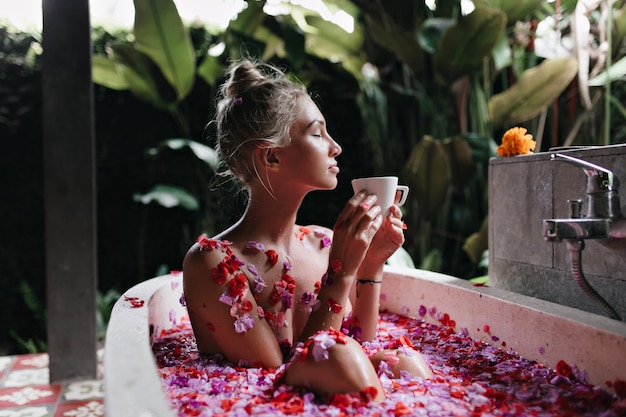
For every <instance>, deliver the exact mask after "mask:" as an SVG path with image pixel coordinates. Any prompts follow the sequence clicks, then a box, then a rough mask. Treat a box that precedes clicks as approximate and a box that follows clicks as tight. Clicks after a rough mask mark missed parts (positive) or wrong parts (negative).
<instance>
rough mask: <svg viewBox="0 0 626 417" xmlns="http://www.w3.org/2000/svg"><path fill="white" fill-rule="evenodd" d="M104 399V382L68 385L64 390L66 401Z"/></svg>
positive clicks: (83, 382)
mask: <svg viewBox="0 0 626 417" xmlns="http://www.w3.org/2000/svg"><path fill="white" fill-rule="evenodd" d="M101 398H104V389H103V385H102V381H80V382H72V383H69V384H67V386H66V387H65V389H64V390H63V400H64V401H77V400H90V399H101Z"/></svg>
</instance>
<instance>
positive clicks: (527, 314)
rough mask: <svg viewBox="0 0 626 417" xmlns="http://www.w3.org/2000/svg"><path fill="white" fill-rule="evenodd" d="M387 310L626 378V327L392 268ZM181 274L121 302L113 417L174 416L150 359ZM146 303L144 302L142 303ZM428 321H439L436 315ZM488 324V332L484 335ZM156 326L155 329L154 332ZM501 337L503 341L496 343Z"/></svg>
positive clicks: (546, 361)
mask: <svg viewBox="0 0 626 417" xmlns="http://www.w3.org/2000/svg"><path fill="white" fill-rule="evenodd" d="M382 293H383V299H382V300H381V308H382V309H386V310H389V311H391V312H395V313H403V314H407V312H408V314H409V315H411V316H418V311H419V308H420V306H425V307H426V308H428V309H431V308H432V307H435V308H436V310H437V311H438V312H440V313H447V314H448V315H449V316H450V318H451V319H452V320H454V321H455V322H456V326H457V327H456V329H457V330H460V329H461V328H466V329H467V330H468V332H469V334H470V335H471V336H472V337H475V338H478V339H481V340H484V341H485V342H487V343H491V344H496V346H499V347H501V346H502V342H505V343H506V349H513V350H515V351H516V352H518V353H519V354H521V355H522V356H524V357H525V358H527V359H531V360H536V361H537V362H539V363H541V364H543V365H546V366H549V367H551V368H554V367H555V365H556V363H557V362H558V361H559V360H565V361H566V362H567V363H568V364H570V365H576V366H578V368H579V369H581V370H586V371H587V373H588V376H589V382H591V383H592V384H595V385H598V386H601V387H603V388H605V389H607V390H609V391H610V390H611V389H610V387H608V386H607V385H606V382H607V381H611V382H612V381H615V380H617V379H621V380H624V379H626V323H624V322H619V321H615V320H612V319H609V318H605V317H601V316H597V315H594V314H591V313H587V312H584V311H581V310H576V309H572V308H570V307H566V306H561V305H558V304H554V303H550V302H546V301H542V300H539V299H535V298H530V297H527V296H523V295H519V294H514V293H511V292H508V291H504V290H500V289H497V288H490V287H477V286H473V285H472V283H471V282H468V281H464V280H461V279H458V278H453V277H450V276H447V275H443V274H438V273H434V272H429V271H424V270H418V269H407V268H397V267H387V268H386V270H385V278H384V281H383V288H382ZM181 295H182V276H181V275H180V274H178V275H165V276H161V277H157V278H153V279H150V280H148V281H145V282H142V283H140V284H138V285H136V286H134V287H132V288H130V289H129V290H128V291H126V293H125V294H124V295H123V296H122V297H121V298H120V300H118V301H117V303H116V304H115V307H114V308H113V312H112V314H111V320H110V322H109V327H108V330H107V334H106V344H105V349H104V389H105V400H104V402H105V410H106V415H107V416H112V417H126V416H128V417H155V416H159V417H161V416H169V417H175V416H176V412H175V411H174V410H172V409H171V407H170V406H169V405H168V402H167V399H166V397H165V393H164V391H163V389H162V386H161V378H160V376H159V374H158V371H157V367H156V362H155V360H154V356H153V354H152V349H151V345H152V341H153V337H154V336H155V335H157V334H158V332H159V331H160V330H162V329H167V328H170V327H172V326H173V325H174V324H175V323H177V322H178V321H179V320H180V319H181V317H183V316H186V310H185V308H184V307H183V306H182V305H181V303H180V297H181ZM142 303H143V305H142ZM424 319H425V320H428V321H431V322H433V323H438V322H437V321H436V319H435V318H434V317H432V316H431V314H426V316H425V317H424ZM485 325H487V326H488V327H489V332H488V333H486V332H485V329H486V328H485ZM151 329H152V331H151ZM493 336H496V337H497V338H498V339H499V340H498V341H497V342H493V341H492V337H493Z"/></svg>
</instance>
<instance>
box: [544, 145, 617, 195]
mask: <svg viewBox="0 0 626 417" xmlns="http://www.w3.org/2000/svg"><path fill="white" fill-rule="evenodd" d="M550 159H551V160H553V161H555V160H557V159H560V160H563V161H564V162H568V163H570V164H572V165H575V166H577V167H579V168H582V169H583V172H584V173H585V175H587V193H597V192H601V191H617V190H618V189H619V181H618V179H617V177H616V176H615V175H614V174H613V172H612V171H610V170H608V169H606V168H603V167H601V166H599V165H596V164H592V163H591V162H587V161H584V160H582V159H578V158H574V157H572V156H569V155H563V154H561V153H553V154H551V155H550Z"/></svg>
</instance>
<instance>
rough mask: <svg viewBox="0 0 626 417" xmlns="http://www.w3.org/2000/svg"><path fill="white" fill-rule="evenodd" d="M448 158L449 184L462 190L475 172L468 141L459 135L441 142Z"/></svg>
mask: <svg viewBox="0 0 626 417" xmlns="http://www.w3.org/2000/svg"><path fill="white" fill-rule="evenodd" d="M443 145H444V149H445V151H446V152H447V153H448V158H449V160H450V174H451V184H452V186H453V187H454V188H456V189H457V190H462V189H463V188H464V187H465V186H466V185H467V183H468V182H469V181H470V180H471V179H472V177H473V176H474V174H475V173H476V163H475V162H474V157H473V155H472V148H471V147H470V145H469V143H468V142H467V141H466V140H464V139H462V138H461V137H459V136H453V137H451V138H449V139H446V140H445V141H444V142H443Z"/></svg>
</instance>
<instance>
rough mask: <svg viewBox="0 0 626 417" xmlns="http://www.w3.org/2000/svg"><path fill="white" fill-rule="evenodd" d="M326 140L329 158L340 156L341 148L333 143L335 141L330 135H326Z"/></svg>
mask: <svg viewBox="0 0 626 417" xmlns="http://www.w3.org/2000/svg"><path fill="white" fill-rule="evenodd" d="M328 139H329V140H330V156H332V157H333V158H334V157H336V156H338V155H340V154H341V152H342V151H343V149H341V146H340V145H339V144H338V143H337V142H335V140H334V139H333V138H332V137H331V136H330V135H328Z"/></svg>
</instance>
